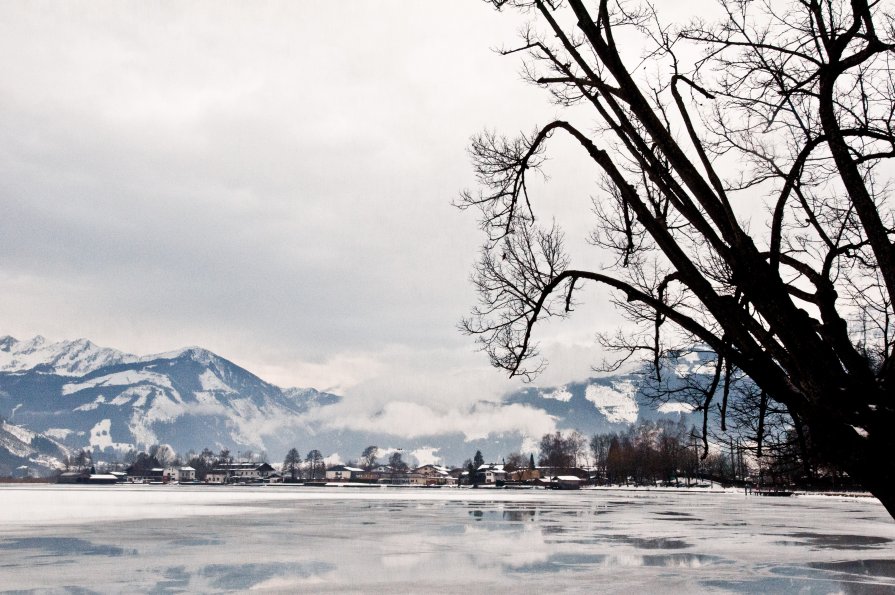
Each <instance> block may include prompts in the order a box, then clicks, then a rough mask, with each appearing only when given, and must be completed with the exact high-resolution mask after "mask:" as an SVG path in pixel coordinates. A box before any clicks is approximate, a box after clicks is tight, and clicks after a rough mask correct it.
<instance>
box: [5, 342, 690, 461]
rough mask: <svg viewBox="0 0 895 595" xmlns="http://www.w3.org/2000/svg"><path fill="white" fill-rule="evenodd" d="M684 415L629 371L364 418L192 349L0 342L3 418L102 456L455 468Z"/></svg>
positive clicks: (396, 408) (680, 372)
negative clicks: (563, 438)
mask: <svg viewBox="0 0 895 595" xmlns="http://www.w3.org/2000/svg"><path fill="white" fill-rule="evenodd" d="M703 359H705V357H704V356H693V355H689V356H686V357H683V358H680V359H679V361H676V362H673V363H672V366H671V367H670V368H669V369H668V370H665V371H664V375H665V377H666V378H667V379H669V380H668V382H671V383H672V384H674V383H675V382H683V379H684V378H687V377H692V375H700V374H704V371H703V370H702V369H701V367H702V366H703V363H704V362H703ZM439 407H442V408H444V407H447V409H439ZM689 411H690V408H689V407H687V406H685V405H682V404H674V403H671V404H667V405H663V406H662V407H658V408H657V407H655V405H654V404H653V403H651V402H650V400H649V399H648V398H646V396H645V394H644V377H643V375H641V374H636V373H627V374H616V375H612V376H607V377H603V378H591V379H588V380H585V381H581V382H573V383H569V384H566V385H564V386H560V387H542V388H537V387H527V388H524V389H522V390H519V391H516V392H514V393H511V394H509V395H506V396H505V397H504V398H503V399H502V400H500V401H497V402H495V401H480V402H478V403H477V404H475V405H473V406H472V407H470V408H466V409H457V408H450V405H449V404H432V405H431V406H429V405H425V404H422V403H406V402H391V403H388V404H387V405H385V406H384V407H383V408H382V409H381V410H378V411H373V412H363V411H358V410H356V409H355V408H352V407H351V406H350V403H346V402H343V401H342V399H341V397H339V396H336V395H333V394H329V393H323V392H319V391H316V390H315V389H312V388H289V389H281V388H279V387H277V386H275V385H273V384H270V383H268V382H265V381H264V380H262V379H260V378H259V377H257V376H255V375H254V374H252V373H251V372H249V371H248V370H245V369H243V368H241V367H239V366H237V365H236V364H234V363H232V362H230V361H228V360H226V359H224V358H222V357H220V356H218V355H215V354H214V353H212V352H210V351H207V350H205V349H202V348H200V347H190V348H186V349H181V350H178V351H174V352H170V353H164V354H158V355H151V356H142V357H140V356H134V355H130V354H126V353H123V352H120V351H116V350H114V349H106V348H101V347H97V346H95V345H94V344H93V343H91V342H90V341H87V340H85V339H79V340H76V341H62V342H59V343H47V342H46V340H44V339H43V338H42V337H36V338H34V339H31V340H28V341H17V340H15V339H13V338H11V337H3V338H2V339H0V416H3V417H4V418H6V419H7V420H8V421H9V422H10V423H11V424H16V425H18V426H21V427H23V428H27V431H31V432H37V433H41V434H43V435H44V436H45V437H46V439H48V440H51V441H57V442H59V443H61V444H62V445H63V446H65V447H67V448H71V449H80V448H92V449H94V450H95V451H100V452H103V451H105V452H107V453H108V456H110V457H111V456H120V455H121V454H123V452H126V451H128V450H130V449H132V448H146V447H148V446H149V445H151V444H155V443H165V444H170V445H171V446H172V447H173V448H174V449H175V450H176V451H178V452H180V453H185V452H186V451H188V450H190V449H196V450H199V449H201V448H203V447H210V448H212V449H214V450H219V449H221V448H228V449H230V450H231V451H233V452H237V451H245V450H247V449H251V450H253V451H256V452H257V451H261V450H266V451H267V452H268V453H269V454H270V456H271V458H272V459H273V460H275V461H276V460H278V459H279V458H280V457H282V456H283V454H284V453H285V452H286V451H287V450H288V449H290V448H292V447H296V448H298V449H299V450H301V451H302V452H307V451H308V450H310V449H319V450H320V451H321V452H323V453H324V454H325V455H338V458H340V459H341V460H343V461H344V460H348V459H351V458H356V457H358V456H359V455H360V453H361V451H362V450H363V449H364V447H366V446H368V445H371V444H373V445H378V446H380V447H382V448H384V449H402V450H403V452H405V453H406V454H407V455H411V457H408V458H415V459H416V460H418V461H425V462H430V461H434V460H435V459H440V460H441V461H443V462H446V463H460V462H462V461H463V460H464V459H466V458H469V457H472V455H473V454H474V453H475V451H476V450H481V451H482V452H483V454H484V455H485V457H486V458H489V459H491V460H499V458H500V457H501V456H505V455H506V454H509V453H510V452H513V451H522V452H524V453H526V454H527V453H529V452H535V453H536V451H537V442H538V440H539V439H540V437H541V435H542V434H543V433H545V432H548V431H553V430H554V429H558V430H572V429H576V430H579V431H580V432H582V433H584V434H585V435H592V434H594V433H604V432H615V431H624V430H625V429H627V428H628V427H629V426H630V424H631V423H634V422H637V421H639V420H645V419H649V420H656V419H670V420H673V421H677V420H679V419H682V420H683V421H684V422H685V423H687V424H688V425H689V424H690V423H693V422H696V423H698V420H696V419H693V418H694V416H693V414H691V413H689ZM0 449H2V445H0ZM10 452H12V451H10ZM16 456H17V455H16Z"/></svg>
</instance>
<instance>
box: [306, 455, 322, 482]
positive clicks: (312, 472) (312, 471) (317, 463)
mask: <svg viewBox="0 0 895 595" xmlns="http://www.w3.org/2000/svg"><path fill="white" fill-rule="evenodd" d="M305 462H306V463H307V464H308V479H310V480H311V481H314V480H318V479H323V478H324V477H325V476H326V464H325V463H324V462H323V453H321V452H320V451H319V450H317V449H316V448H315V449H314V450H311V451H310V452H308V456H307V457H305Z"/></svg>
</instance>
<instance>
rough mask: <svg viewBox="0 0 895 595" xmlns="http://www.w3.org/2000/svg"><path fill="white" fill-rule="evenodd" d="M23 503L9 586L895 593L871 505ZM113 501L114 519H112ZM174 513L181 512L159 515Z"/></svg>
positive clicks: (228, 494)
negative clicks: (77, 515) (105, 511)
mask: <svg viewBox="0 0 895 595" xmlns="http://www.w3.org/2000/svg"><path fill="white" fill-rule="evenodd" d="M29 490H31V491H25V490H22V489H4V488H0V510H2V509H3V507H5V506H10V505H16V506H20V507H24V508H25V511H26V513H27V514H23V515H22V518H23V519H24V518H27V519H29V520H30V521H31V522H29V523H25V522H21V521H20V522H13V523H3V522H0V560H2V561H0V568H2V570H0V572H2V574H3V582H2V589H9V590H24V589H33V588H38V589H46V590H51V591H52V590H60V591H61V590H67V591H70V590H78V589H80V588H90V589H94V590H97V591H100V592H108V591H118V592H120V591H148V592H157V593H167V592H183V591H200V592H207V591H217V592H220V591H224V592H226V591H248V590H260V591H267V590H270V591H305V592H308V591H323V590H335V591H341V590H354V591H363V592H383V591H389V592H397V593H400V592H423V591H434V592H439V593H442V592H463V593H466V592H482V591H489V590H490V591H498V592H500V591H508V590H513V589H517V590H518V589H520V588H521V587H520V585H524V588H523V589H522V590H524V591H526V592H537V591H547V590H550V591H556V590H560V591H564V590H573V591H579V590H591V591H592V590H599V591H603V592H606V591H610V592H611V591H613V590H615V591H618V592H630V591H635V590H640V591H644V592H652V591H655V590H657V589H659V588H660V587H661V589H660V590H664V591H672V592H678V591H687V590H689V591H696V592H698V591H705V590H709V589H720V590H734V591H743V592H755V593H759V592H762V593H763V592H789V591H798V590H800V589H803V590H805V591H807V592H824V593H826V592H837V591H843V592H858V593H862V592H873V591H874V590H877V591H878V590H880V589H895V559H893V556H892V552H891V551H890V550H891V544H892V543H893V541H895V525H893V523H892V522H891V520H890V519H889V518H888V516H887V514H886V512H885V510H884V509H883V508H882V507H881V506H879V504H877V503H876V502H874V501H870V500H867V501H860V502H855V501H842V500H836V499H813V500H812V499H805V500H801V501H800V499H796V498H794V499H791V501H790V500H789V499H787V500H788V501H787V502H785V503H777V502H774V503H771V504H769V503H768V500H767V499H761V498H746V497H745V496H743V495H733V494H686V493H669V492H655V493H650V492H636V493H624V492H606V491H595V492H586V491H582V492H578V493H556V492H546V491H545V492H532V491H527V492H526V493H524V494H520V493H515V494H513V493H507V492H501V491H497V490H490V491H489V490H413V489H383V490H357V491H353V490H329V489H323V488H316V489H308V490H302V489H280V490H271V489H250V488H247V489H238V488H234V489H228V488H219V489H204V490H203V489H199V488H177V487H170V488H158V489H155V490H134V491H128V490H121V491H118V490H115V489H109V490H105V491H102V492H100V491H96V490H82V491H77V490H72V491H67V490H66V491H62V490H47V489H46V488H44V489H43V491H41V490H34V489H33V488H29ZM46 492H50V495H49V496H48V497H47V494H46ZM356 492H364V493H363V494H358V493H356ZM113 498H117V499H118V504H117V508H116V510H115V511H114V513H113V514H111V515H110V517H109V519H108V520H101V519H100V517H101V512H102V507H103V506H108V505H109V504H108V503H109V502H110V501H111V500H112V499H113ZM42 502H46V503H47V504H46V508H44V506H43V505H42V504H41V503H42ZM171 502H174V503H175V508H174V509H173V510H172V511H170V514H167V516H166V512H167V511H168V508H167V507H169V506H171ZM50 503H52V506H53V508H50V506H51V505H50ZM69 505H70V506H71V510H75V511H91V512H89V513H88V514H87V515H86V520H85V521H84V522H81V523H78V522H77V519H71V518H67V519H66V520H64V521H60V520H59V519H61V518H64V517H65V514H66V510H65V508H66V506H69ZM29 507H30V509H29ZM97 507H98V510H97ZM60 508H61V510H60ZM69 514H70V512H69ZM0 515H2V513H0ZM0 521H2V519H0ZM38 564H40V571H39V572H34V566H35V565H38Z"/></svg>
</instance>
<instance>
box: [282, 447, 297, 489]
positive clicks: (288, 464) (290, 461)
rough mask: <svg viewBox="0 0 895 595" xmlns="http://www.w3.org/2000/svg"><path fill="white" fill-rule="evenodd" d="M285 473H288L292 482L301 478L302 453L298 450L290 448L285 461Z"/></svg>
mask: <svg viewBox="0 0 895 595" xmlns="http://www.w3.org/2000/svg"><path fill="white" fill-rule="evenodd" d="M283 473H288V474H289V478H290V479H291V480H292V481H296V480H297V479H298V478H299V477H300V476H301V453H299V452H298V449H297V448H290V449H289V452H287V453H286V458H285V459H283Z"/></svg>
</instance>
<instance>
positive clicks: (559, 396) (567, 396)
mask: <svg viewBox="0 0 895 595" xmlns="http://www.w3.org/2000/svg"><path fill="white" fill-rule="evenodd" d="M540 395H541V397H543V398H545V399H554V400H556V401H562V402H564V403H567V402H568V401H571V400H572V393H571V392H569V389H568V388H566V387H565V386H561V387H559V388H558V389H556V390H554V391H546V392H545V391H541V393H540Z"/></svg>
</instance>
